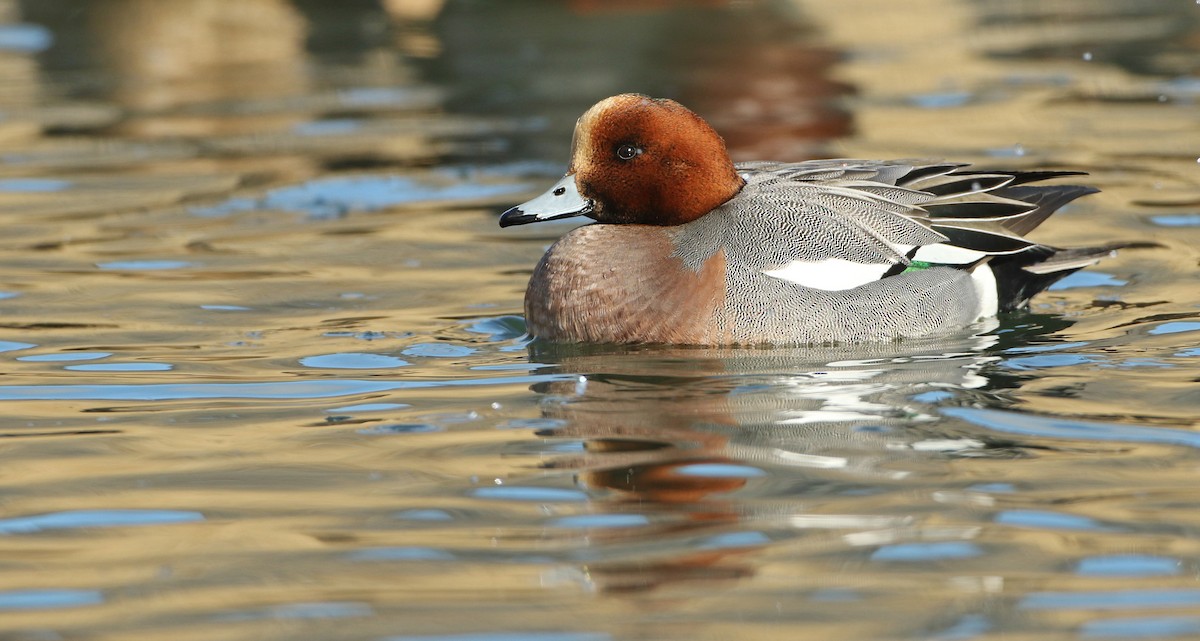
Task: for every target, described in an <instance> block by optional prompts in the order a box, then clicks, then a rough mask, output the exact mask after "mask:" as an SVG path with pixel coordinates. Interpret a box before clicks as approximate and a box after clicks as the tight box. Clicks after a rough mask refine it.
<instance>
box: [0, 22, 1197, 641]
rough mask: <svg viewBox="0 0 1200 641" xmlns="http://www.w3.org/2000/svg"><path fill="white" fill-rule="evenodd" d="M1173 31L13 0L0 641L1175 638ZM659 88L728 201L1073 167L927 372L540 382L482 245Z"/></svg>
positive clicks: (1186, 363) (1, 38) (6, 163)
mask: <svg viewBox="0 0 1200 641" xmlns="http://www.w3.org/2000/svg"><path fill="white" fill-rule="evenodd" d="M1198 43H1200V14H1198V13H1197V9H1196V6H1195V5H1193V4H1192V3H1185V2H1177V1H1168V0H1098V1H1092V2H1087V3H1082V4H1081V3H1072V2H1053V3H997V2H984V1H979V0H914V1H911V2H905V3H895V2H882V1H879V0H854V1H852V2H838V3H828V2H817V1H811V2H810V1H804V0H794V1H782V2H767V1H763V2H728V3H725V2H677V3H623V2H618V3H599V2H584V1H582V0H579V1H574V2H567V1H562V2H551V1H549V0H542V1H534V0H528V1H525V0H522V1H511V2H508V1H506V2H503V3H490V2H475V1H470V0H446V1H445V2H437V1H434V2H417V1H408V0H396V1H386V2H385V1H380V2H374V1H368V0H362V1H356V2H346V3H321V2H310V1H303V0H295V1H292V2H289V1H285V0H236V1H235V0H172V2H149V1H144V0H104V1H99V0H97V1H88V2H68V1H65V0H64V1H53V2H52V1H47V0H28V1H20V2H18V1H14V0H0V224H2V225H3V231H4V234H3V237H2V238H0V264H2V265H3V270H2V272H0V363H2V367H0V373H2V376H0V407H2V409H3V418H0V437H3V438H2V439H0V569H2V570H3V571H2V572H0V637H3V638H6V639H9V638H11V639H21V640H33V639H37V640H44V639H122V640H129V639H133V640H137V639H147V640H149V639H162V638H175V639H205V640H211V639H255V640H256V641H261V640H263V639H296V638H304V639H368V640H385V639H386V640H394V641H414V640H417V639H422V640H424V639H435V640H439V641H466V640H471V641H474V640H486V641H507V640H509V639H532V640H535V641H595V640H615V639H778V638H832V639H1000V638H1005V639H1043V638H1044V639H1060V638H1085V639H1097V638H1099V639H1126V638H1191V637H1194V636H1196V635H1200V590H1198V589H1197V587H1196V581H1195V580H1196V576H1198V574H1200V543H1198V540H1200V539H1198V533H1197V532H1198V530H1197V528H1198V527H1200V501H1198V500H1197V498H1196V492H1195V487H1196V484H1197V480H1198V477H1197V473H1198V470H1200V434H1198V432H1197V427H1200V418H1198V417H1200V382H1198V381H1200V347H1198V346H1200V287H1198V285H1200V283H1198V281H1197V265H1198V264H1200V225H1198V223H1197V217H1198V216H1200V162H1198V161H1200V158H1198V157H1200V133H1197V132H1200V109H1197V102H1198V100H1200V77H1197V75H1196V70H1197V69H1200V44H1198ZM623 91H641V92H645V93H649V94H652V95H658V96H669V97H674V98H677V99H680V100H682V101H684V102H685V103H687V104H688V105H690V106H692V107H693V108H695V109H696V110H697V111H699V112H700V113H701V114H702V115H704V116H705V117H706V118H708V119H709V120H710V121H711V122H713V124H714V125H715V126H716V127H717V128H718V129H719V130H720V131H721V132H722V134H723V135H724V136H725V138H726V140H727V142H728V144H729V147H730V150H731V152H732V153H733V155H734V156H736V157H737V158H738V159H739V160H746V159H755V158H773V159H780V160H799V159H803V158H810V157H822V156H824V157H828V156H847V157H866V158H877V157H928V158H946V159H955V160H963V161H969V162H975V163H978V164H981V165H984V166H997V167H1004V168H1016V169H1023V168H1050V169H1080V170H1085V171H1088V172H1089V173H1090V174H1091V175H1090V176H1088V177H1087V179H1086V180H1087V181H1088V182H1089V183H1090V184H1095V185H1096V186H1098V187H1100V188H1101V189H1103V192H1102V193H1100V194H1098V195H1095V196H1090V197H1088V198H1086V199H1083V200H1081V201H1079V202H1077V203H1075V204H1073V205H1071V206H1070V207H1068V208H1067V209H1066V210H1064V211H1063V212H1062V213H1061V214H1059V215H1058V216H1056V217H1055V218H1054V219H1053V220H1051V221H1049V222H1048V223H1047V224H1046V225H1044V226H1043V228H1042V229H1039V230H1038V232H1037V236H1036V237H1037V238H1038V239H1039V240H1042V241H1044V242H1047V243H1052V244H1059V245H1073V244H1080V245H1083V244H1089V243H1100V242H1107V241H1111V240H1114V239H1121V240H1140V241H1146V242H1153V243H1158V244H1160V245H1161V247H1160V248H1155V249H1142V250H1136V251H1125V252H1122V253H1121V254H1120V255H1119V256H1117V257H1115V258H1113V259H1111V260H1107V261H1105V262H1104V263H1102V264H1101V265H1100V266H1098V267H1095V268H1092V269H1089V270H1087V271H1085V272H1081V273H1079V274H1077V275H1076V276H1073V277H1071V278H1069V279H1067V280H1064V281H1063V282H1062V283H1060V284H1059V285H1057V286H1056V287H1055V288H1054V289H1053V290H1052V291H1050V292H1047V293H1045V294H1043V295H1041V296H1039V297H1038V298H1037V299H1036V300H1035V301H1034V303H1033V305H1032V308H1031V309H1030V311H1029V312H1026V313H1020V314H1013V315H1009V316H1007V317H1005V318H1002V319H999V320H998V321H997V322H994V323H983V324H981V325H979V326H977V327H972V328H967V329H966V330H964V331H963V332H962V333H961V334H959V335H956V336H951V337H946V338H940V339H938V340H929V341H910V342H905V343H893V344H887V345H877V346H868V347H858V348H849V347H828V348H804V349H799V348H796V349H775V350H753V349H705V350H701V349H673V348H625V349H613V348H588V349H552V348H548V347H546V346H542V345H537V344H530V343H529V342H528V339H527V337H525V335H524V333H525V330H524V321H523V319H522V318H521V298H522V295H523V291H524V287H525V283H526V280H527V278H528V275H529V273H530V271H531V270H532V267H533V265H534V264H535V262H536V260H537V258H538V257H539V256H540V255H541V253H542V252H543V251H544V249H545V247H546V246H547V245H548V244H549V243H550V242H552V241H553V239H554V238H556V237H557V236H558V235H560V234H562V233H563V232H565V231H566V230H567V229H569V228H570V225H564V224H545V225H538V226H534V227H531V228H518V229H512V230H504V231H501V230H499V229H498V228H497V226H496V216H497V214H498V213H499V212H500V211H502V210H503V209H504V208H505V207H507V206H509V205H511V204H513V203H516V202H520V201H521V200H523V199H524V198H526V197H528V196H531V195H533V194H535V193H537V192H538V191H540V190H541V189H542V188H544V187H545V186H547V185H549V184H550V183H551V182H552V181H553V180H554V179H555V178H556V176H558V175H561V173H562V171H563V169H564V164H565V161H566V154H567V146H568V144H569V139H570V131H571V127H572V125H573V122H574V119H575V118H576V117H577V116H578V114H579V113H581V112H582V111H583V110H584V109H586V108H587V107H588V106H589V105H590V104H592V103H593V102H595V101H596V100H597V99H599V98H601V97H604V96H607V95H610V94H614V93H618V92H623Z"/></svg>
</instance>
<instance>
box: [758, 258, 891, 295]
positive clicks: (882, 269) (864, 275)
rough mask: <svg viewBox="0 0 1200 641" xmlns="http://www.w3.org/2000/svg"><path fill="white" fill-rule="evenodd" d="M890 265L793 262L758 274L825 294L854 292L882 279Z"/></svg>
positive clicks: (840, 261)
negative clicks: (822, 291) (843, 291)
mask: <svg viewBox="0 0 1200 641" xmlns="http://www.w3.org/2000/svg"><path fill="white" fill-rule="evenodd" d="M891 266H892V264H891V263H855V262H851V261H848V260H845V259H842V258H826V259H825V260H815V261H813V260H794V261H792V262H790V263H788V264H786V265H784V266H783V267H779V268H776V269H764V270H763V272H762V273H764V274H766V275H767V276H770V277H771V278H778V279H780V280H786V281H789V282H793V283H796V284H797V285H803V286H805V287H811V288H813V289H823V290H825V291H830V292H836V291H841V290H844V289H854V288H855V287H858V286H859V285H866V284H867V283H871V282H874V281H877V280H879V279H880V278H883V275H884V273H886V272H887V270H888V269H889V268H891Z"/></svg>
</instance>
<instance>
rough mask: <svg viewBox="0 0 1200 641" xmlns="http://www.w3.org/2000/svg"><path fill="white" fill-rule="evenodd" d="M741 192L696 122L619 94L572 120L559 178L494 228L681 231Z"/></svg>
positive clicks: (666, 104) (659, 102) (665, 104)
mask: <svg viewBox="0 0 1200 641" xmlns="http://www.w3.org/2000/svg"><path fill="white" fill-rule="evenodd" d="M744 184H745V183H744V181H743V180H742V178H741V176H739V175H738V173H737V171H736V170H735V169H734V167H733V162H732V161H731V160H730V159H729V153H728V152H727V151H726V150H725V142H724V141H723V140H721V137H720V136H718V135H717V132H716V131H714V130H713V128H712V127H710V126H709V124H708V123H707V122H705V121H704V119H703V118H701V117H700V116H697V115H696V114H695V113H693V112H692V111H691V110H690V109H688V108H687V107H684V106H683V105H681V104H679V103H678V102H675V101H674V100H667V99H655V98H649V97H647V96H642V95H639V94H621V95H619V96H613V97H611V98H606V99H604V100H601V101H600V102H598V103H596V104H595V105H594V106H593V107H592V108H591V109H588V110H587V112H586V113H584V114H583V116H581V117H580V118H579V121H578V122H577V123H576V124H575V136H574V138H573V140H572V142H571V166H570V168H569V169H568V170H567V175H566V176H563V178H562V180H560V181H558V182H557V183H555V184H554V186H552V187H551V188H550V189H549V190H548V191H546V193H544V194H542V195H541V196H538V197H537V198H534V199H533V200H530V201H528V202H526V203H524V204H521V205H517V206H516V207H513V208H512V209H509V210H508V211H506V212H504V214H503V215H501V217H500V226H501V227H507V226H509V225H521V224H524V223H532V222H539V221H543V220H553V219H556V218H566V217H568V216H587V217H589V218H593V219H595V220H596V221H597V222H601V223H636V224H643V225H682V224H684V223H687V222H690V221H693V220H696V219H697V218H699V217H701V216H703V215H704V214H707V213H708V212H710V211H712V210H713V209H715V208H717V207H718V206H720V205H721V204H722V203H724V202H725V201H727V200H729V199H730V198H732V197H733V196H734V195H736V194H737V193H738V191H739V190H741V188H742V186H743V185H744Z"/></svg>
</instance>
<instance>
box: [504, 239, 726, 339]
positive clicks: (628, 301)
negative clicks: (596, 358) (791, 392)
mask: <svg viewBox="0 0 1200 641" xmlns="http://www.w3.org/2000/svg"><path fill="white" fill-rule="evenodd" d="M666 230H667V228H664V227H651V226H645V225H588V226H585V227H580V228H578V229H576V230H573V231H571V232H570V233H568V234H567V235H566V236H563V237H562V238H561V239H559V241H558V242H556V243H555V244H554V245H553V246H552V247H550V249H549V250H548V251H547V252H546V255H545V256H543V257H542V260H541V262H539V263H538V266H537V268H536V269H535V270H534V272H533V277H532V278H530V280H529V289H528V290H527V291H526V292H525V318H526V321H527V323H528V326H529V332H530V333H531V334H533V335H534V336H537V337H539V338H543V339H546V340H551V341H555V342H586V343H672V344H677V345H720V344H727V343H729V342H731V340H730V332H729V327H728V317H727V314H726V312H725V256H724V254H723V253H721V252H718V253H717V254H715V255H713V256H712V257H711V258H709V259H708V260H706V261H705V262H704V263H703V264H701V265H700V268H699V269H696V270H692V269H689V268H687V267H685V266H684V265H683V263H682V261H681V260H680V259H678V258H675V257H673V256H672V255H671V252H672V251H673V249H674V247H673V245H672V242H671V238H670V236H669V232H667V231H666Z"/></svg>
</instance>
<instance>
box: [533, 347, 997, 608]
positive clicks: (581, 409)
mask: <svg viewBox="0 0 1200 641" xmlns="http://www.w3.org/2000/svg"><path fill="white" fill-rule="evenodd" d="M997 341H998V339H997V337H996V336H994V335H987V334H981V335H975V336H967V337H961V338H957V339H954V340H945V339H943V340H939V341H928V342H909V343H892V344H887V345H874V346H863V347H817V348H813V347H808V348H796V349H770V350H764V349H687V348H679V349H675V348H639V349H625V350H595V349H590V350H589V349H578V348H576V349H570V350H564V349H562V348H546V347H538V346H537V345H536V344H535V346H534V347H533V348H532V349H533V351H534V358H536V359H538V360H540V361H541V362H546V363H555V364H557V366H558V367H559V368H560V369H561V370H563V371H566V372H570V373H572V374H577V375H578V378H577V379H576V380H574V381H561V382H554V383H546V384H541V385H538V386H537V387H535V391H536V392H538V393H540V394H542V395H543V398H542V401H541V404H542V413H543V416H544V417H546V418H548V419H553V420H554V421H555V423H556V424H557V425H558V427H555V428H552V429H547V430H544V431H542V432H540V433H539V435H540V436H542V437H545V438H549V439H569V440H576V441H578V442H579V444H580V446H581V447H580V448H578V451H579V452H580V453H579V454H571V455H566V456H561V457H558V458H554V459H551V460H548V461H547V462H546V463H545V466H546V467H547V468H551V469H556V470H573V471H575V473H576V474H577V479H578V482H579V483H580V484H581V485H583V486H585V487H586V488H588V490H589V492H590V493H591V495H592V496H593V500H592V502H591V504H590V505H589V509H590V511H591V512H592V513H593V516H601V515H609V516H613V515H621V516H624V517H629V516H630V515H637V516H638V517H640V518H642V519H644V520H643V521H641V522H642V523H643V524H644V525H643V526H640V527H632V528H631V527H611V526H604V525H603V523H604V521H603V519H598V520H596V521H594V522H595V523H597V524H600V525H601V527H595V528H589V529H588V531H587V548H588V549H587V550H586V551H585V553H584V556H585V557H586V558H587V559H588V563H587V564H586V571H585V572H584V574H583V576H584V577H586V581H587V582H588V583H589V584H590V585H591V586H592V587H595V588H598V589H603V590H622V591H624V590H638V589H651V588H655V587H657V586H661V585H662V584H664V583H671V582H676V581H691V580H701V579H703V580H714V579H715V580H721V579H732V578H738V577H744V576H747V575H749V574H752V573H753V572H754V567H755V563H754V561H753V558H754V556H753V554H750V553H751V552H753V551H754V550H756V549H759V548H762V547H764V546H767V545H769V544H771V543H772V542H773V541H778V540H783V539H792V538H796V537H800V536H805V533H812V532H827V533H835V534H836V536H835V538H837V539H838V540H841V541H843V545H844V542H845V541H853V540H858V541H860V542H862V543H864V544H880V543H886V542H889V541H894V540H902V539H903V538H905V537H906V536H907V535H905V534H904V532H905V531H908V532H909V533H910V534H911V532H912V531H913V529H914V528H920V527H921V512H923V511H926V510H928V509H930V508H929V506H928V505H926V504H922V505H921V506H920V507H914V506H911V505H905V504H904V503H903V502H897V501H896V500H895V496H896V494H897V493H902V492H910V491H912V490H913V489H914V488H919V487H922V486H925V485H928V484H936V483H937V482H938V481H939V479H941V478H942V477H943V476H944V467H945V465H947V464H948V463H949V462H950V461H952V460H954V459H955V458H958V457H962V456H1015V455H1020V450H1019V449H1016V448H1011V447H1008V445H1010V444H1008V443H1002V442H998V441H994V440H991V439H989V438H987V437H985V436H980V435H979V432H978V431H977V430H975V431H972V430H970V428H968V427H965V426H962V425H960V424H956V423H954V422H953V421H947V420H946V419H943V418H942V417H940V416H939V415H938V413H937V411H936V403H939V402H945V401H946V400H947V399H951V398H953V399H957V400H956V401H953V402H958V403H962V402H970V400H971V399H972V398H974V397H977V396H980V395H984V396H988V397H991V396H992V395H993V394H994V391H991V390H988V389H987V388H989V387H992V386H991V385H990V384H989V382H988V380H987V378H986V377H985V373H986V370H987V365H988V364H989V363H991V362H993V361H995V360H997V357H996V356H992V355H990V354H989V348H990V347H992V346H993V345H995V344H996V343H997ZM992 402H993V403H994V402H995V401H994V400H993V401H992ZM624 521H630V519H628V518H625V519H623V520H622V519H617V520H616V522H617V523H621V522H624ZM630 522H631V521H630ZM952 530H953V531H952ZM969 530H972V529H971V528H965V529H964V528H957V529H956V528H951V529H945V528H942V530H940V534H939V536H941V537H942V538H945V537H947V536H948V537H950V538H962V537H969V536H971V531H969ZM972 531H973V530H972Z"/></svg>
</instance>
